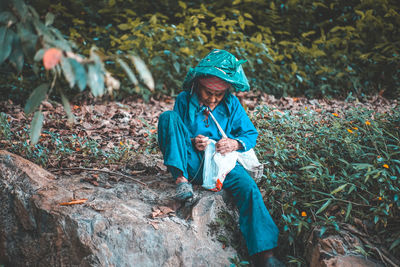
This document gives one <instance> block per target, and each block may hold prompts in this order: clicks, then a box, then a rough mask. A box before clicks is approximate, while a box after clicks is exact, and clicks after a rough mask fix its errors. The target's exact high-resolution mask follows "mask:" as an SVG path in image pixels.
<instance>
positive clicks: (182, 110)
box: [174, 92, 188, 120]
mask: <svg viewBox="0 0 400 267" xmlns="http://www.w3.org/2000/svg"><path fill="white" fill-rule="evenodd" d="M187 108H188V104H187V93H186V92H182V93H180V94H179V95H178V96H177V97H176V100H175V105H174V111H175V112H176V113H178V114H179V117H181V119H182V120H184V116H185V114H186V110H187Z"/></svg>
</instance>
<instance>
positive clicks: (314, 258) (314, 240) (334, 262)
mask: <svg viewBox="0 0 400 267" xmlns="http://www.w3.org/2000/svg"><path fill="white" fill-rule="evenodd" d="M320 231H321V229H319V228H316V229H314V231H313V232H312V234H311V236H310V238H309V240H308V242H307V248H306V258H307V262H309V265H310V266H312V267H337V266H340V267H381V266H384V265H382V264H380V263H377V262H375V261H373V260H371V259H368V258H366V257H365V256H363V255H361V254H360V253H359V252H358V251H360V249H363V247H364V245H363V243H362V242H361V240H360V239H359V238H358V237H357V236H355V235H353V234H351V232H349V231H346V230H344V229H341V231H340V233H338V234H335V235H327V234H325V235H323V237H319V236H320Z"/></svg>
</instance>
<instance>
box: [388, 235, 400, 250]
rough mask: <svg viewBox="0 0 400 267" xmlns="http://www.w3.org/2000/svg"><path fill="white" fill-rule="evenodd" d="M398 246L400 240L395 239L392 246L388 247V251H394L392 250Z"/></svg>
mask: <svg viewBox="0 0 400 267" xmlns="http://www.w3.org/2000/svg"><path fill="white" fill-rule="evenodd" d="M398 245H400V238H397V239H396V240H395V241H394V242H393V243H392V245H390V248H389V250H392V249H394V248H395V247H397V246H398Z"/></svg>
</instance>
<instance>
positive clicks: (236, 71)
mask: <svg viewBox="0 0 400 267" xmlns="http://www.w3.org/2000/svg"><path fill="white" fill-rule="evenodd" d="M244 62H245V60H238V59H236V57H235V56H234V55H232V54H231V53H229V52H227V51H224V50H218V49H214V50H213V51H211V52H210V53H209V54H208V55H207V56H206V57H205V58H203V59H202V60H201V61H200V63H199V64H198V65H197V66H196V67H195V68H194V69H193V68H191V69H190V70H189V72H188V74H187V75H186V78H185V80H184V82H183V89H184V91H183V92H181V93H180V94H179V95H178V97H177V98H176V101H175V105H174V109H173V111H166V112H164V113H163V114H161V116H160V118H159V124H158V142H159V146H160V149H161V152H162V153H163V156H164V164H165V165H166V166H167V168H168V170H169V171H170V172H171V174H172V177H173V178H174V180H175V183H176V184H177V193H176V198H177V199H178V200H181V201H185V200H187V199H189V198H191V197H192V196H193V189H192V185H191V184H200V185H201V184H202V177H203V165H204V164H203V163H204V150H205V149H206V147H207V145H208V143H209V139H213V140H214V141H215V142H216V144H215V149H216V151H217V152H219V153H221V154H222V155H224V154H226V153H229V152H232V151H239V152H243V151H247V150H249V149H251V148H253V147H254V146H255V145H256V141H257V136H258V133H257V130H256V129H255V127H254V125H253V123H252V122H251V121H250V119H249V117H248V116H247V114H246V112H245V110H244V109H243V107H242V106H241V104H240V102H239V100H238V99H237V98H236V97H235V96H234V95H232V94H231V93H230V90H231V88H232V89H234V90H236V91H248V90H249V88H250V86H249V83H248V80H247V78H246V76H245V74H244V71H243V68H242V66H241V64H242V63H244ZM209 112H212V114H213V115H214V117H215V119H216V121H218V123H219V124H220V127H221V128H222V129H223V131H224V132H225V133H226V135H227V137H222V136H221V133H220V131H219V130H218V128H217V125H216V124H215V123H214V121H213V120H210V119H209V117H208V116H209ZM222 189H226V190H227V191H229V192H230V193H231V194H232V196H233V198H234V202H235V204H236V206H237V207H238V209H239V214H240V217H239V224H240V230H241V232H242V234H243V236H244V238H245V240H246V244H247V248H248V251H249V254H250V255H251V256H256V257H255V258H257V259H258V261H257V265H259V266H283V264H281V263H280V262H279V261H278V260H277V259H276V258H275V257H273V256H272V255H273V254H272V249H273V248H275V247H276V246H277V240H278V228H277V227H276V225H275V223H274V222H273V220H272V218H271V216H270V214H269V212H268V210H267V208H266V207H265V205H264V201H263V199H262V196H261V193H260V191H259V189H258V187H257V184H256V183H255V182H254V180H253V179H252V178H251V176H250V175H249V174H248V173H247V171H246V170H245V169H244V168H243V166H242V165H240V164H239V163H237V164H236V166H235V167H234V168H233V170H231V171H230V172H229V173H228V174H227V175H226V177H225V180H224V182H223V185H222Z"/></svg>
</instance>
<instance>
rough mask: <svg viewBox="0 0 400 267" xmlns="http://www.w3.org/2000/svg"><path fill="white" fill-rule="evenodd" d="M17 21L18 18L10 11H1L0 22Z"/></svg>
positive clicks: (12, 22) (11, 22) (10, 22)
mask: <svg viewBox="0 0 400 267" xmlns="http://www.w3.org/2000/svg"><path fill="white" fill-rule="evenodd" d="M16 21H17V18H16V17H15V16H14V15H13V14H12V13H11V12H8V11H5V12H1V13H0V23H1V24H5V25H9V24H14V23H15V22H16Z"/></svg>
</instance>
